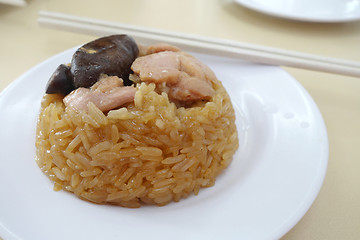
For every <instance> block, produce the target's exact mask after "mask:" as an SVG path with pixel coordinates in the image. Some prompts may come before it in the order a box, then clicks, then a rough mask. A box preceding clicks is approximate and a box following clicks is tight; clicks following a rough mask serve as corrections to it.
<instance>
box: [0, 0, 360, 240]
mask: <svg viewBox="0 0 360 240" xmlns="http://www.w3.org/2000/svg"><path fill="white" fill-rule="evenodd" d="M9 1H11V0H9ZM344 1H345V0H344ZM40 10H49V11H57V12H62V13H68V14H74V15H79V16H84V17H92V18H99V19H105V20H110V21H118V22H122V23H129V24H133V25H139V26H146V27H151V28H158V29H164V30H170V31H176V32H184V33H193V34H197V35H202V36H207V37H215V38H224V39H231V40H235V41H241V42H246V43H253V44H260V45H264V46H269V47H277V48H283V49H289V50H294V51H299V52H304V53H312V54H318V55H322V56H328V57H336V58H343V59H348V60H353V61H358V62H359V61H360V44H359V43H360V21H351V22H339V23H314V22H301V21H294V20H289V19H282V18H276V17H272V16H268V15H265V14H262V13H259V12H255V11H253V10H250V9H248V8H245V7H243V6H240V5H239V4H236V3H235V2H234V1H231V0H182V1H176V0H152V1H146V0H132V1H128V0H116V1H115V0H102V1H87V0H77V1H72V0H62V1H55V0H27V1H26V5H25V6H13V5H9V4H4V3H0V72H1V78H0V90H3V89H5V87H6V86H8V85H9V84H10V83H11V82H12V81H14V80H15V79H16V78H17V77H19V76H20V75H21V74H23V73H24V72H26V71H27V70H29V69H30V68H32V67H34V66H35V65H37V64H39V63H40V62H42V61H44V60H46V59H47V58H49V57H51V56H53V55H55V54H58V53H60V52H62V51H64V50H66V49H68V48H72V47H74V46H78V45H81V44H83V43H85V42H88V41H90V40H93V39H94V36H89V35H82V34H77V33H69V32H64V31H59V30H53V29H45V28H40V27H39V26H38V24H37V17H38V12H39V11H40ZM284 69H285V70H286V71H287V72H289V73H290V74H291V75H292V76H293V77H294V78H296V79H297V80H298V81H299V82H300V83H301V84H302V85H303V86H304V87H305V88H306V90H307V91H308V92H309V93H310V95H311V96H312V97H313V99H314V100H315V102H316V104H317V105H318V107H319V109H320V111H321V113H322V115H323V117H324V120H325V123H326V126H327V129H328V135H329V145H330V154H329V164H328V171H327V175H326V178H325V181H324V185H323V187H322V189H321V191H320V193H319V195H318V197H317V199H316V200H315V202H314V203H313V205H312V207H311V208H310V210H309V211H308V212H307V213H306V215H305V216H304V217H303V218H302V220H301V221H300V222H299V223H298V224H297V225H296V226H295V227H294V228H293V229H292V230H290V232H288V233H287V234H286V235H285V236H284V237H283V239H284V240H285V239H286V240H288V239H299V240H300V239H314V240H315V239H354V240H355V239H360V187H359V183H360V174H359V171H360V147H359V145H360V140H359V136H360V124H359V119H360V97H359V92H360V79H359V78H355V77H347V76H341V75H335V74H329V73H321V72H314V71H308V70H301V69H294V68H284ZM0 111H1V110H0Z"/></svg>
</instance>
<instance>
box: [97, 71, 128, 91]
mask: <svg viewBox="0 0 360 240" xmlns="http://www.w3.org/2000/svg"><path fill="white" fill-rule="evenodd" d="M123 86H124V81H123V80H122V79H121V78H119V77H117V76H108V75H101V76H100V79H99V81H97V82H96V83H95V84H94V85H92V86H91V90H94V91H95V90H96V91H100V92H108V91H110V90H111V89H113V88H116V87H123Z"/></svg>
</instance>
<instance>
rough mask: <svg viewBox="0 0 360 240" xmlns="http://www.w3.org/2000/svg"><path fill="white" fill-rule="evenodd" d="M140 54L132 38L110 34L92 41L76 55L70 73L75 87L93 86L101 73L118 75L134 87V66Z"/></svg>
mask: <svg viewBox="0 0 360 240" xmlns="http://www.w3.org/2000/svg"><path fill="white" fill-rule="evenodd" d="M138 54H139V49H138V47H137V44H136V42H135V41H134V39H133V38H131V37H129V36H127V35H111V36H107V37H102V38H99V39H96V40H94V41H92V42H89V43H87V44H85V45H83V46H82V47H80V48H79V49H78V50H77V51H76V52H75V54H74V55H73V58H72V61H71V67H70V71H71V74H72V76H73V81H74V86H75V88H79V87H91V86H92V85H93V84H94V83H95V82H97V81H98V79H99V76H100V75H101V74H107V75H109V76H118V77H120V78H122V79H123V80H124V84H125V85H131V84H132V82H131V81H130V80H129V74H130V73H131V69H130V67H131V64H132V63H133V61H134V60H135V58H136V57H137V56H138Z"/></svg>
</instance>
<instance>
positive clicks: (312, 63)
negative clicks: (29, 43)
mask: <svg viewBox="0 0 360 240" xmlns="http://www.w3.org/2000/svg"><path fill="white" fill-rule="evenodd" d="M38 23H39V25H40V26H42V27H48V28H54V29H59V30H64V31H71V32H76V33H83V34H90V35H95V36H104V35H110V34H128V35H131V36H132V37H133V38H134V39H135V40H136V41H137V42H139V43H146V44H154V43H159V42H164V43H169V44H173V45H175V46H177V47H179V48H181V49H183V50H185V51H191V52H197V53H205V54H212V55H216V56H224V57H230V58H239V59H242V60H245V61H249V62H253V63H261V64H268V65H278V66H286V67H293V68H301V69H307V70H313V71H320V72H328V73H335V74H341V75H347V76H354V77H360V63H359V62H354V61H349V60H344V59H337V58H330V57H324V56H318V55H313V54H307V53H301V52H295V51H289V50H285V49H279V48H271V47H266V46H260V45H255V44H248V43H242V42H237V41H232V40H226V39H216V38H209V37H203V36H198V35H194V34H185V33H177V32H169V31H164V30H159V29H154V28H145V27H140V26H134V25H129V24H124V23H119V22H111V21H105V20H100V19H93V18H86V17H80V16H75V15H69V14H63V13H58V12H50V11H40V12H39V18H38Z"/></svg>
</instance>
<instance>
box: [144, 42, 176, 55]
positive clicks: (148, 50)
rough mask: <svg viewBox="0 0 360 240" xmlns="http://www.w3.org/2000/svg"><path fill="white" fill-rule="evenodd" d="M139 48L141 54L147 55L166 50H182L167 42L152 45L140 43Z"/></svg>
mask: <svg viewBox="0 0 360 240" xmlns="http://www.w3.org/2000/svg"><path fill="white" fill-rule="evenodd" d="M138 49H139V56H145V55H149V54H153V53H158V52H165V51H171V52H180V51H181V50H180V49H179V48H177V47H175V46H173V45H170V44H167V43H157V44H155V45H150V46H146V45H142V44H138Z"/></svg>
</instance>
